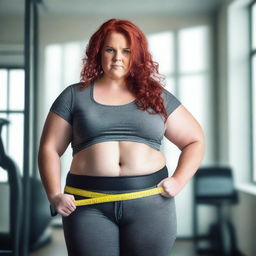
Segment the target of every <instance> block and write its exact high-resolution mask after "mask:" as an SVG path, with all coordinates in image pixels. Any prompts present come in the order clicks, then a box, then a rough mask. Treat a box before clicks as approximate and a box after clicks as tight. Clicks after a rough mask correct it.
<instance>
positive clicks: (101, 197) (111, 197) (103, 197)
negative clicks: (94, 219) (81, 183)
mask: <svg viewBox="0 0 256 256" xmlns="http://www.w3.org/2000/svg"><path fill="white" fill-rule="evenodd" d="M64 191H65V192H67V193H70V194H73V195H78V196H84V197H89V199H82V200H75V205H76V206H82V205H90V204H99V203H106V202H115V201H123V200H131V199H137V198H142V197H147V196H152V195H157V194H161V193H162V192H164V189H163V187H156V188H152V189H146V190H141V191H137V192H130V193H122V194H105V193H98V192H93V191H88V190H84V189H79V188H74V187H69V186H65V189H64Z"/></svg>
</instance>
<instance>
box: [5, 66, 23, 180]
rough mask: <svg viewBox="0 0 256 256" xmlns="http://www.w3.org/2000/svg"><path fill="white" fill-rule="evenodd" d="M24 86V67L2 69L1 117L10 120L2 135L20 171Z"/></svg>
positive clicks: (21, 165)
mask: <svg viewBox="0 0 256 256" xmlns="http://www.w3.org/2000/svg"><path fill="white" fill-rule="evenodd" d="M24 86H25V84H24V70H23V69H16V68H15V69H14V68H2V69H0V118H4V119H8V120H9V121H10V123H9V125H7V126H4V127H3V129H2V136H1V137H2V140H3V144H4V148H5V151H6V153H7V154H8V156H10V157H11V158H12V159H13V160H14V161H15V163H16V164H17V166H18V167H19V169H20V171H22V170H23V144H24V142H23V130H24V129H23V127H24V101H25V97H24V90H25V88H24ZM5 181H7V173H6V171H5V170H3V169H2V168H1V167H0V182H5Z"/></svg>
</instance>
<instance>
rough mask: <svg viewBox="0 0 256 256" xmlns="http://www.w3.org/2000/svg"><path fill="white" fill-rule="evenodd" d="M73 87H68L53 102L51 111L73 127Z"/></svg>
mask: <svg viewBox="0 0 256 256" xmlns="http://www.w3.org/2000/svg"><path fill="white" fill-rule="evenodd" d="M72 96H73V94H72V86H71V85H70V86H68V87H66V88H65V89H64V90H63V91H62V92H61V94H60V95H59V96H58V97H57V98H56V99H55V101H54V102H53V104H52V106H51V108H50V111H51V112H54V113H56V114H57V115H59V116H60V117H62V118H63V119H65V120H66V121H67V122H68V123H69V124H71V125H72V108H73V97H72Z"/></svg>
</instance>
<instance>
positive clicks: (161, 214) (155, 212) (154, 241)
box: [120, 195, 177, 256]
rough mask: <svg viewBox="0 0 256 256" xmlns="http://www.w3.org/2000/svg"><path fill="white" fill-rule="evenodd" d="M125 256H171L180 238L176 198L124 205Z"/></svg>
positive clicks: (153, 198) (122, 237)
mask: <svg viewBox="0 0 256 256" xmlns="http://www.w3.org/2000/svg"><path fill="white" fill-rule="evenodd" d="M120 224H121V225H120V250H121V256H141V255H147V256H170V255H171V249H172V246H173V244H174V241H175V239H176V232H177V224H176V209H175V200H174V198H167V197H163V196H162V195H155V196H150V197H146V198H142V199H135V200H130V201H126V202H124V203H123V218H122V223H120Z"/></svg>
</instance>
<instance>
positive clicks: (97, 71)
mask: <svg viewBox="0 0 256 256" xmlns="http://www.w3.org/2000/svg"><path fill="white" fill-rule="evenodd" d="M111 32H117V33H122V34H123V35H124V36H125V37H126V38H127V40H128V42H129V44H130V49H131V58H130V60H131V61H130V64H129V74H128V76H127V77H126V81H127V84H128V85H129V89H130V91H131V92H132V93H133V94H134V95H136V101H135V102H136V105H137V107H138V108H139V109H141V110H143V111H145V110H147V111H148V108H149V107H151V109H152V110H153V112H149V111H148V112H149V113H150V114H156V113H159V114H162V115H163V116H164V120H165V121H166V119H167V112H166V109H165V107H164V103H163V98H162V97H161V93H162V91H163V89H164V88H163V86H162V85H161V81H162V79H163V76H162V75H160V74H159V71H158V63H157V62H154V61H153V60H152V56H151V54H150V52H149V50H148V42H147V39H146V37H145V35H144V34H143V32H142V31H141V30H140V29H139V28H138V27H137V26H136V25H134V24H133V23H132V22H130V21H129V20H119V19H110V20H108V21H106V22H105V23H103V24H102V25H101V26H100V28H99V29H98V30H97V31H96V32H95V33H94V34H93V35H92V36H91V38H90V41H89V43H88V45H87V47H86V51H85V57H84V58H83V68H82V71H81V76H80V81H81V82H82V86H81V88H86V87H88V86H89V85H90V84H91V83H92V82H94V81H95V80H96V79H98V78H99V77H100V76H101V75H102V74H103V70H102V67H101V50H102V47H103V44H104V41H105V39H106V37H107V35H108V34H109V33H111Z"/></svg>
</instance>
